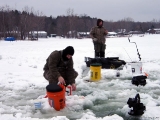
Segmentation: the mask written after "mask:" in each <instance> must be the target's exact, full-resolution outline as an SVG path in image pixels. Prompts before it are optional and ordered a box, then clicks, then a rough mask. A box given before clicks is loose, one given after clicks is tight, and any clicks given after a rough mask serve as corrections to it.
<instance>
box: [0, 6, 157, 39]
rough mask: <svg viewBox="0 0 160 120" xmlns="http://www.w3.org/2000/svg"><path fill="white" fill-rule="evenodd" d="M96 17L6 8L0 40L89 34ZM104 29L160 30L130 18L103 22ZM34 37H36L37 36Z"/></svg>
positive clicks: (1, 9) (0, 16) (152, 23)
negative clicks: (79, 33)
mask: <svg viewBox="0 0 160 120" xmlns="http://www.w3.org/2000/svg"><path fill="white" fill-rule="evenodd" d="M96 21H97V18H91V17H90V16H88V15H86V14H83V15H77V14H75V13H74V10H73V9H70V8H69V9H67V11H66V15H63V16H57V17H52V16H49V17H47V16H45V15H43V13H42V12H40V11H35V10H34V9H33V8H29V7H24V9H23V11H18V10H12V9H11V8H10V7H9V6H2V7H0V23H1V24H0V38H1V39H3V38H6V37H10V36H13V37H15V38H16V39H20V40H25V39H27V38H31V35H32V32H33V31H37V33H38V31H46V32H47V34H48V36H49V35H50V34H56V35H58V36H63V37H70V38H76V37H77V32H84V33H85V32H89V31H90V29H91V28H92V27H93V26H96ZM104 27H105V28H106V29H107V30H108V31H110V32H112V31H114V32H122V30H125V31H123V32H129V31H141V32H143V33H145V32H146V31H147V30H148V29H152V28H160V21H157V20H154V19H153V20H152V21H150V22H134V20H133V19H132V18H124V19H122V20H118V21H111V20H110V21H108V20H104ZM37 37H38V36H37Z"/></svg>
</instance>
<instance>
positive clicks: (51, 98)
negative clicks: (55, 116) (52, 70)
mask: <svg viewBox="0 0 160 120" xmlns="http://www.w3.org/2000/svg"><path fill="white" fill-rule="evenodd" d="M59 86H60V87H61V88H62V90H61V91H58V92H57V91H55V92H54V91H47V97H48V102H49V105H50V106H51V107H53V108H54V109H55V110H57V111H59V110H60V109H63V108H64V107H65V91H66V90H65V86H63V85H59Z"/></svg>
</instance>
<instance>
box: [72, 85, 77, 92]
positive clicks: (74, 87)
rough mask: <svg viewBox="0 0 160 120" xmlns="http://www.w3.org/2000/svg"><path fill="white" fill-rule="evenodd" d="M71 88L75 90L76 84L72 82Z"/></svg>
mask: <svg viewBox="0 0 160 120" xmlns="http://www.w3.org/2000/svg"><path fill="white" fill-rule="evenodd" d="M72 90H73V91H75V90H76V84H75V83H73V84H72Z"/></svg>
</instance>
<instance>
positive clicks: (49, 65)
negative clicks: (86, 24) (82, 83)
mask: <svg viewBox="0 0 160 120" xmlns="http://www.w3.org/2000/svg"><path fill="white" fill-rule="evenodd" d="M73 55H74V48H73V47H72V46H68V47H66V48H65V49H63V50H60V51H58V50H55V51H53V52H52V53H51V54H50V55H49V57H48V58H47V60H46V64H45V66H44V68H43V70H44V73H43V76H44V78H45V79H46V80H48V81H49V84H51V83H56V84H57V83H61V84H64V85H65V86H67V85H69V84H70V85H71V86H72V90H73V91H75V90H76V84H75V79H76V77H77V76H78V73H77V72H76V71H75V70H74V68H73V59H72V56H73Z"/></svg>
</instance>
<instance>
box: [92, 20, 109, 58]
mask: <svg viewBox="0 0 160 120" xmlns="http://www.w3.org/2000/svg"><path fill="white" fill-rule="evenodd" d="M107 34H108V31H107V30H106V29H105V28H104V27H103V20H101V19H98V20H97V26H96V27H93V28H92V29H91V31H90V36H91V38H92V40H93V44H94V50H95V57H105V49H106V44H105V42H106V39H105V37H106V35H107Z"/></svg>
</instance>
